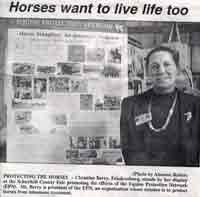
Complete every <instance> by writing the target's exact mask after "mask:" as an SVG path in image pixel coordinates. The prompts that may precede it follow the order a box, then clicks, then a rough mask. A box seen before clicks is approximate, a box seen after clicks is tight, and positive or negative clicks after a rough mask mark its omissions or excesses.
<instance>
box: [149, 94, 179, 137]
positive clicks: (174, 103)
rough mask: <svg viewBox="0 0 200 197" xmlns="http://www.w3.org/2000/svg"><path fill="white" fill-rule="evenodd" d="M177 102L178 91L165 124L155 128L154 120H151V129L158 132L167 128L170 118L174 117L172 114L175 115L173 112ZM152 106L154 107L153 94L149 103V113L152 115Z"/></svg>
mask: <svg viewBox="0 0 200 197" xmlns="http://www.w3.org/2000/svg"><path fill="white" fill-rule="evenodd" d="M176 102H177V93H176V95H175V97H174V100H173V103H172V106H171V108H170V110H169V112H168V115H167V118H166V121H165V123H164V124H163V126H162V127H160V128H155V127H154V126H153V124H152V120H151V121H149V122H148V126H149V128H150V129H151V130H153V131H155V132H157V133H158V132H161V131H164V130H166V128H167V126H168V124H169V122H170V120H171V117H172V115H173V113H174V108H175V106H176ZM151 108H152V96H151V98H150V102H149V104H148V113H150V114H151V117H152V113H151Z"/></svg>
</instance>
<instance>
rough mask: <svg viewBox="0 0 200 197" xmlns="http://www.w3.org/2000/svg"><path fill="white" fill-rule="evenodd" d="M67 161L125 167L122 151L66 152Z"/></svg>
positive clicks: (90, 150) (77, 150) (91, 150)
mask: <svg viewBox="0 0 200 197" xmlns="http://www.w3.org/2000/svg"><path fill="white" fill-rule="evenodd" d="M66 159H67V160H68V161H69V163H72V164H102V165H103V164H104V165H109V164H110V165H117V164H119V165H123V163H124V161H123V157H122V153H121V150H120V149H113V150H112V149H107V150H103V149H102V150H95V149H87V150H86V149H85V150H80V149H76V150H66Z"/></svg>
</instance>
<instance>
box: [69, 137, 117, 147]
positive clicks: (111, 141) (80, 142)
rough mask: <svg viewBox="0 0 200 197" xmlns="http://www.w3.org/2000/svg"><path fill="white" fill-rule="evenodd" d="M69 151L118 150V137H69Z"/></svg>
mask: <svg viewBox="0 0 200 197" xmlns="http://www.w3.org/2000/svg"><path fill="white" fill-rule="evenodd" d="M70 148H71V149H107V148H110V149H115V148H120V137H119V136H95V137H86V136H70Z"/></svg>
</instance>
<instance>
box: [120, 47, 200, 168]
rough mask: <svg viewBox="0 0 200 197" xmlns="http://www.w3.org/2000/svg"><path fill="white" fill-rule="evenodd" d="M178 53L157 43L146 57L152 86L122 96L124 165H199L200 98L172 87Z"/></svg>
mask: <svg viewBox="0 0 200 197" xmlns="http://www.w3.org/2000/svg"><path fill="white" fill-rule="evenodd" d="M178 62H179V61H178V54H177V53H176V52H175V51H174V50H172V49H170V48H168V47H164V46H161V47H157V48H155V49H153V50H152V51H150V52H149V54H148V55H147V58H146V65H147V68H148V70H147V72H148V75H149V76H150V77H151V79H152V84H153V88H152V89H150V90H149V91H147V92H145V93H143V94H141V95H137V96H132V97H127V98H125V99H124V100H123V102H122V106H121V119H120V134H121V148H122V153H123V156H124V160H125V163H126V165H152V166H155V165H157V166H198V165H199V144H200V135H199V133H200V131H199V130H200V121H199V120H200V100H199V97H195V96H193V95H189V94H185V93H183V92H181V91H179V90H178V89H177V88H176V87H175V84H176V83H175V82H176V75H177V73H178Z"/></svg>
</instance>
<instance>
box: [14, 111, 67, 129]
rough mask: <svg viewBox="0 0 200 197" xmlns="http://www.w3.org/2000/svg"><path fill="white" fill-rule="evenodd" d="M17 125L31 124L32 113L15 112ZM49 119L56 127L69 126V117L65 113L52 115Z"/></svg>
mask: <svg viewBox="0 0 200 197" xmlns="http://www.w3.org/2000/svg"><path fill="white" fill-rule="evenodd" d="M14 116H15V123H16V124H17V125H25V124H28V123H31V121H32V119H33V117H32V111H15V114H14ZM49 119H50V120H51V122H52V123H54V124H55V125H60V126H67V116H66V114H64V113H57V114H54V113H52V114H50V117H49Z"/></svg>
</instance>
